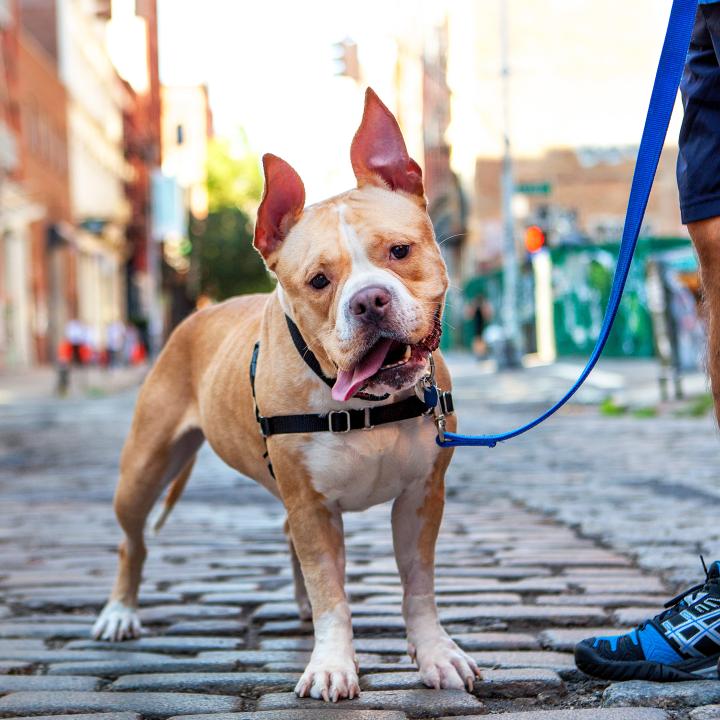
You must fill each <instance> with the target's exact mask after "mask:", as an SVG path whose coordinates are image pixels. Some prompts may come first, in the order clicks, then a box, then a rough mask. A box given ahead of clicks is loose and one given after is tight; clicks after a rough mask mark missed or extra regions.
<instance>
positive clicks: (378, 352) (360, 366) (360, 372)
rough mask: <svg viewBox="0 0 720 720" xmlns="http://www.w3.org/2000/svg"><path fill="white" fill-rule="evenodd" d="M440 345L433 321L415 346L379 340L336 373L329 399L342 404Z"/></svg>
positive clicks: (418, 362)
mask: <svg viewBox="0 0 720 720" xmlns="http://www.w3.org/2000/svg"><path fill="white" fill-rule="evenodd" d="M439 343H440V323H439V321H436V322H435V323H434V326H433V330H432V332H431V333H430V334H429V335H428V336H427V337H424V338H423V339H422V340H421V341H420V342H419V343H417V344H415V345H408V344H407V343H403V342H400V341H398V340H392V339H390V338H381V339H380V340H378V341H377V342H376V343H375V344H374V345H373V346H372V347H371V348H370V349H369V350H368V351H367V352H366V353H365V355H363V356H362V357H361V358H360V359H359V360H358V361H357V362H356V363H355V365H353V366H352V367H350V368H348V369H346V370H338V375H337V379H336V380H335V385H333V389H332V396H333V399H334V400H338V401H340V402H345V401H346V400H349V399H350V398H351V397H352V396H353V395H354V394H355V393H356V392H357V391H358V390H359V389H360V388H362V387H363V386H364V385H367V384H368V382H369V381H371V380H374V379H378V380H379V379H381V378H380V376H381V375H382V374H383V373H385V372H391V371H395V372H397V371H398V370H399V369H400V368H402V367H403V366H404V365H415V364H416V363H417V364H420V363H424V362H425V361H426V359H427V356H428V355H429V353H431V352H432V351H433V350H436V349H437V346H438V345H439Z"/></svg>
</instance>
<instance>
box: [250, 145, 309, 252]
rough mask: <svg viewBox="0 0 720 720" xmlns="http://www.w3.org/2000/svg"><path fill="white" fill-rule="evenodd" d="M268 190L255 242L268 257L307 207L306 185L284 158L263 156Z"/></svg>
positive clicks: (260, 210) (259, 209) (265, 191)
mask: <svg viewBox="0 0 720 720" xmlns="http://www.w3.org/2000/svg"><path fill="white" fill-rule="evenodd" d="M262 163H263V171H264V172H265V190H264V192H263V196H262V200H261V201H260V207H259V208H258V211H257V221H256V222H255V239H254V240H253V245H254V246H255V248H256V249H257V251H258V252H259V253H260V254H261V255H262V256H263V258H265V260H267V259H268V258H269V257H270V256H271V255H272V254H273V253H274V252H275V251H276V250H277V249H278V248H279V247H280V243H282V241H283V240H284V239H285V236H286V235H287V234H288V233H289V232H290V228H292V226H293V225H294V224H295V223H296V222H297V221H298V219H299V218H300V215H302V211H303V208H304V207H305V186H304V185H303V182H302V180H301V179H300V176H299V175H298V174H297V173H296V172H295V170H294V169H293V168H292V167H291V166H290V165H289V164H288V163H286V162H285V161H284V160H283V159H282V158H279V157H278V156H277V155H271V154H270V153H268V154H266V155H263V159H262Z"/></svg>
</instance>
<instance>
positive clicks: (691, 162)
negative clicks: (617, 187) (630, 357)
mask: <svg viewBox="0 0 720 720" xmlns="http://www.w3.org/2000/svg"><path fill="white" fill-rule="evenodd" d="M680 91H681V93H682V99H683V107H684V108H685V115H684V117H683V123H682V127H681V129H680V152H679V155H678V165H677V179H678V188H679V190H680V213H681V215H682V221H683V223H684V224H685V225H687V226H688V230H689V231H690V237H691V238H692V241H693V243H694V245H695V249H696V250H697V254H698V257H699V260H700V274H701V277H702V285H703V294H704V297H705V304H706V314H707V321H708V356H707V365H708V371H709V373H710V383H711V386H712V392H713V398H714V401H715V415H716V417H717V419H718V421H719V422H720V0H700V6H699V8H698V11H697V15H696V16H695V27H694V28H693V35H692V40H691V41H690V49H689V51H688V55H687V61H686V63H685V71H684V72H683V77H682V82H681V83H680ZM701 540H702V538H700V537H698V538H697V541H698V542H701ZM703 566H705V561H704V560H703ZM704 569H705V581H704V582H702V583H700V584H699V585H696V586H694V587H691V588H689V589H688V590H687V591H686V592H684V593H682V594H681V595H678V596H677V597H675V598H673V599H672V600H670V601H669V602H668V603H666V604H665V608H666V609H665V610H664V611H663V612H660V613H659V614H658V615H655V616H654V617H652V618H649V619H648V620H646V621H645V622H642V623H640V625H638V627H637V628H635V629H634V630H632V631H630V632H629V633H626V634H625V635H619V636H598V637H592V638H589V639H588V640H583V641H582V642H581V643H579V644H578V645H577V647H576V648H575V662H576V663H577V666H578V667H579V668H580V669H581V670H582V671H583V672H585V673H586V674H588V675H593V676H595V677H600V678H603V679H606V680H634V679H637V680H656V681H660V682H670V681H674V680H698V679H702V678H713V679H717V677H718V673H720V664H719V662H718V659H719V658H720V611H718V608H720V562H719V561H716V562H713V563H712V564H711V565H710V567H709V568H708V567H705V568H704Z"/></svg>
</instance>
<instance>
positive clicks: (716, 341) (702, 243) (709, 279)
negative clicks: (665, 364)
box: [688, 217, 720, 423]
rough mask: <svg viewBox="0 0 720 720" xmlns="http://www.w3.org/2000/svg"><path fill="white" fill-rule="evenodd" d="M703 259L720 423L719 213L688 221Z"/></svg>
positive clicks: (710, 365) (709, 346) (710, 358)
mask: <svg viewBox="0 0 720 720" xmlns="http://www.w3.org/2000/svg"><path fill="white" fill-rule="evenodd" d="M688 230H689V231H690V237H691V238H692V241H693V244H694V245H695V249H696V251H697V254H698V258H699V260H700V277H701V281H702V288H703V297H704V301H705V317H706V322H707V334H708V342H707V369H708V374H709V375H710V386H711V388H712V394H713V400H714V402H715V416H716V417H717V419H718V423H720V217H714V218H709V219H708V220H700V221H698V222H694V223H690V224H689V225H688Z"/></svg>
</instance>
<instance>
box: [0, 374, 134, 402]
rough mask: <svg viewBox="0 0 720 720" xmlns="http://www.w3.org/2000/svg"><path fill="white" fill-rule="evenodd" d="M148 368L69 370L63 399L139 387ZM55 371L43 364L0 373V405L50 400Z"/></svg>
mask: <svg viewBox="0 0 720 720" xmlns="http://www.w3.org/2000/svg"><path fill="white" fill-rule="evenodd" d="M147 371H148V366H147V365H138V366H133V367H118V368H111V369H107V368H99V367H83V368H72V369H71V371H70V388H69V392H68V393H67V395H66V396H65V397H70V398H82V397H86V396H98V395H106V394H111V393H116V392H119V391H121V390H127V389H128V388H132V387H136V386H137V385H139V384H140V383H141V382H142V380H143V378H144V377H145V375H146V373H147ZM57 387H58V371H57V368H55V367H53V366H50V365H44V366H41V367H34V368H29V369H26V370H0V406H1V405H8V404H11V403H23V402H32V401H38V400H48V399H52V398H57V399H62V398H60V397H59V396H58V394H57Z"/></svg>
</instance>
